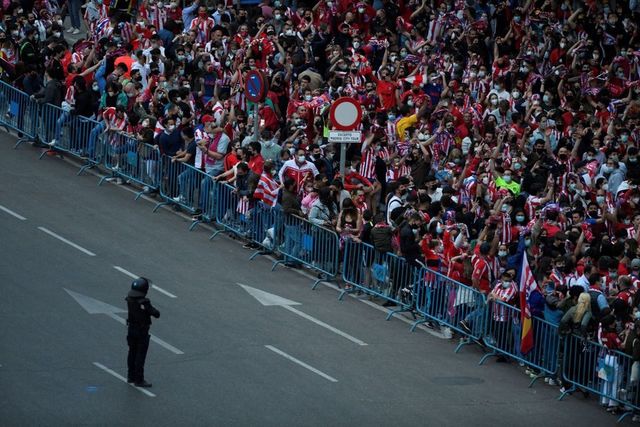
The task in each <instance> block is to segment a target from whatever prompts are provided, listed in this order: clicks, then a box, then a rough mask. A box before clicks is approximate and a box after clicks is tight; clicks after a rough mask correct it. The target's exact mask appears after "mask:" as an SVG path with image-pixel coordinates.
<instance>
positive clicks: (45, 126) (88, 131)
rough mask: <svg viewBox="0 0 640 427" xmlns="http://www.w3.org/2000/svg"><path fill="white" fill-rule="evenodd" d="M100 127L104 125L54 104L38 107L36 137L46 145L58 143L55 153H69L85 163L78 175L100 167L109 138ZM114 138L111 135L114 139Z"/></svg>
mask: <svg viewBox="0 0 640 427" xmlns="http://www.w3.org/2000/svg"><path fill="white" fill-rule="evenodd" d="M101 126H103V125H102V123H100V122H97V121H95V120H92V119H89V118H87V117H82V116H78V115H75V114H73V112H72V111H68V110H64V109H62V108H60V107H56V106H55V105H51V104H44V105H39V106H38V112H37V125H36V138H37V139H40V140H41V141H42V142H46V143H51V142H55V144H54V145H52V149H55V151H56V152H62V153H67V154H70V155H73V156H76V157H80V158H81V159H84V160H86V161H87V164H85V165H84V166H82V167H81V168H80V171H78V175H80V174H81V173H82V172H84V171H85V170H86V169H87V168H89V167H91V166H94V165H96V164H99V163H100V162H101V161H102V159H103V156H104V150H105V138H107V137H109V136H110V135H103V134H102V133H101V131H100V132H98V129H100V128H101ZM113 135H115V134H113ZM113 135H111V137H112V138H113V137H114V136H113ZM45 154H46V151H43V152H42V154H40V159H42V158H43V157H44V155H45Z"/></svg>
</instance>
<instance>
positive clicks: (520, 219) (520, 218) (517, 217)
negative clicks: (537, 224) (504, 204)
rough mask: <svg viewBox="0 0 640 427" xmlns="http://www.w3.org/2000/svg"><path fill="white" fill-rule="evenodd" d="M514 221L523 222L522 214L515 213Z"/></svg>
mask: <svg viewBox="0 0 640 427" xmlns="http://www.w3.org/2000/svg"><path fill="white" fill-rule="evenodd" d="M516 221H518V222H524V215H516Z"/></svg>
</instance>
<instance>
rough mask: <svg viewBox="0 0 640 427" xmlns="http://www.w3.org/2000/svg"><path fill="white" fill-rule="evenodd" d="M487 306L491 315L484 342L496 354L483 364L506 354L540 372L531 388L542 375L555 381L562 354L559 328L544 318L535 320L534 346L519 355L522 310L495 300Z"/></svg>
mask: <svg viewBox="0 0 640 427" xmlns="http://www.w3.org/2000/svg"><path fill="white" fill-rule="evenodd" d="M488 306H489V308H490V312H491V314H490V315H489V316H488V319H487V327H486V332H485V337H484V341H485V344H486V346H487V347H489V348H491V349H492V350H493V351H492V352H491V353H488V354H486V355H484V356H483V357H482V359H481V360H480V364H482V363H484V361H485V360H486V359H487V358H489V357H491V356H496V355H506V356H509V357H510V358H512V359H515V360H518V361H519V362H522V363H524V364H526V365H528V366H530V367H532V368H534V369H536V370H538V371H540V374H539V375H538V376H536V377H535V378H534V379H533V380H532V381H531V383H530V384H529V386H532V385H533V383H535V381H536V380H537V379H538V378H540V377H542V376H551V377H552V378H554V379H555V376H556V374H557V373H558V355H559V352H560V335H559V334H558V326H557V325H554V324H552V323H550V322H548V321H546V320H544V319H541V318H538V317H532V318H531V322H532V331H533V342H534V347H533V349H531V350H530V351H529V352H528V353H527V354H522V353H521V352H520V342H521V335H522V329H521V321H520V314H521V312H520V309H519V308H517V307H514V306H512V305H509V304H506V303H504V302H502V301H495V300H492V301H489V303H488Z"/></svg>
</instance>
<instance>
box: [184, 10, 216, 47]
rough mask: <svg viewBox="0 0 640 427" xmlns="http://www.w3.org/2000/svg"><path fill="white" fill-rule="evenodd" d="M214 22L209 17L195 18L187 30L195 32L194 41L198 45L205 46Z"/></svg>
mask: <svg viewBox="0 0 640 427" xmlns="http://www.w3.org/2000/svg"><path fill="white" fill-rule="evenodd" d="M215 25H216V22H215V21H214V20H213V18H211V17H210V16H208V17H206V18H200V17H197V18H195V19H194V20H193V21H191V26H190V27H189V30H192V31H195V32H196V34H197V35H196V40H197V41H198V42H199V43H202V44H205V43H207V42H208V41H209V35H210V34H211V30H213V27H215Z"/></svg>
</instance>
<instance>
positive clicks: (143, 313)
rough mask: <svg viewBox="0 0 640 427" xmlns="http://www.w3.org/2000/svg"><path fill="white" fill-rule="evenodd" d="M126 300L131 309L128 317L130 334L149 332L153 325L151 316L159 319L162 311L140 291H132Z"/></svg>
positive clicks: (128, 307)
mask: <svg viewBox="0 0 640 427" xmlns="http://www.w3.org/2000/svg"><path fill="white" fill-rule="evenodd" d="M126 301H127V309H128V311H129V316H128V317H127V326H128V327H129V334H136V333H147V332H148V331H149V327H150V326H151V316H153V317H155V318H156V319H157V318H159V317H160V312H159V311H158V310H157V309H156V308H155V307H154V306H152V305H151V301H149V298H147V297H146V296H145V295H144V294H142V293H141V292H138V291H133V290H132V291H130V292H129V295H128V296H127V298H126Z"/></svg>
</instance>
